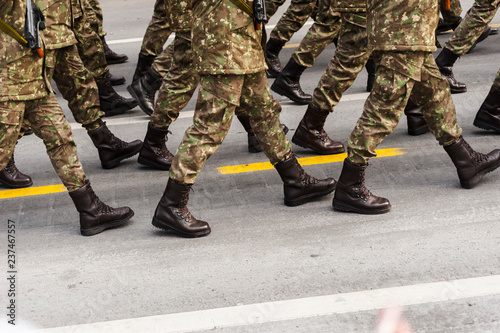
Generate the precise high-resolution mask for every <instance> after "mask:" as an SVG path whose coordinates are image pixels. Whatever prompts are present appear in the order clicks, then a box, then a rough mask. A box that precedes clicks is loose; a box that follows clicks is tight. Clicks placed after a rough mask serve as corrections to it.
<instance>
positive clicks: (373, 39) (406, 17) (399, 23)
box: [367, 0, 439, 52]
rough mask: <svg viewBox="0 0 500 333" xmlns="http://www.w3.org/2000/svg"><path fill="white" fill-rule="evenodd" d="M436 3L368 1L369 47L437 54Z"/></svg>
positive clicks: (422, 0) (412, 0)
mask: <svg viewBox="0 0 500 333" xmlns="http://www.w3.org/2000/svg"><path fill="white" fill-rule="evenodd" d="M438 20H439V3H438V1H437V0H393V1H387V0H367V30H368V47H369V49H371V50H381V51H428V52H433V51H436V50H437V48H436V38H435V31H436V28H437V24H438Z"/></svg>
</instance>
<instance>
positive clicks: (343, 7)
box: [332, 0, 366, 13]
mask: <svg viewBox="0 0 500 333" xmlns="http://www.w3.org/2000/svg"><path fill="white" fill-rule="evenodd" d="M332 7H333V8H334V9H335V10H336V11H338V12H341V13H347V12H354V13H357V12H363V13H365V12H366V0H332Z"/></svg>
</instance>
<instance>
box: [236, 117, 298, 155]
mask: <svg viewBox="0 0 500 333" xmlns="http://www.w3.org/2000/svg"><path fill="white" fill-rule="evenodd" d="M236 117H237V118H238V120H239V121H240V123H241V125H243V128H244V129H245V132H247V135H248V151H249V152H250V153H260V152H261V151H262V147H261V146H260V144H259V141H258V140H257V138H256V137H255V134H254V132H253V129H252V126H251V125H250V116H249V115H247V114H240V115H237V116H236ZM281 129H282V130H283V133H285V135H286V133H288V127H287V126H286V125H285V124H281Z"/></svg>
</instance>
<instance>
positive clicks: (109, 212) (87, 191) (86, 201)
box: [69, 180, 134, 236]
mask: <svg viewBox="0 0 500 333" xmlns="http://www.w3.org/2000/svg"><path fill="white" fill-rule="evenodd" d="M69 196H70V197H71V199H73V203H74V204H75V207H76V210H77V211H78V212H79V213H80V231H81V233H82V235H83V236H93V235H95V234H98V233H100V232H103V231H104V230H106V229H110V228H115V227H119V226H121V225H123V224H125V223H126V222H127V221H128V220H129V219H130V218H131V217H132V216H134V211H133V210H132V209H130V208H129V207H119V208H112V207H109V206H108V205H106V204H105V203H103V202H102V201H101V200H99V198H98V197H97V195H96V194H95V193H94V190H93V189H92V187H91V186H90V182H89V181H88V180H86V181H85V185H84V186H82V187H81V188H79V189H78V190H76V191H72V192H69Z"/></svg>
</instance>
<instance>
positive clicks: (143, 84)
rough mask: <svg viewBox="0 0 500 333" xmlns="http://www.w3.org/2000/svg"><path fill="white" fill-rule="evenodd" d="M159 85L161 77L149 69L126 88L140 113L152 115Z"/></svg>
mask: <svg viewBox="0 0 500 333" xmlns="http://www.w3.org/2000/svg"><path fill="white" fill-rule="evenodd" d="M161 83H162V77H161V75H160V74H158V73H157V72H156V71H155V70H154V69H152V68H150V69H148V70H147V72H146V74H144V76H142V77H141V78H139V79H138V80H135V81H134V82H132V84H131V85H130V86H128V87H127V90H128V92H129V93H130V95H132V97H133V98H134V99H135V100H136V101H137V103H138V104H139V107H140V108H141V109H142V111H144V112H145V113H146V114H148V115H152V114H153V111H154V108H155V96H156V92H157V91H158V89H160V87H161Z"/></svg>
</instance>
